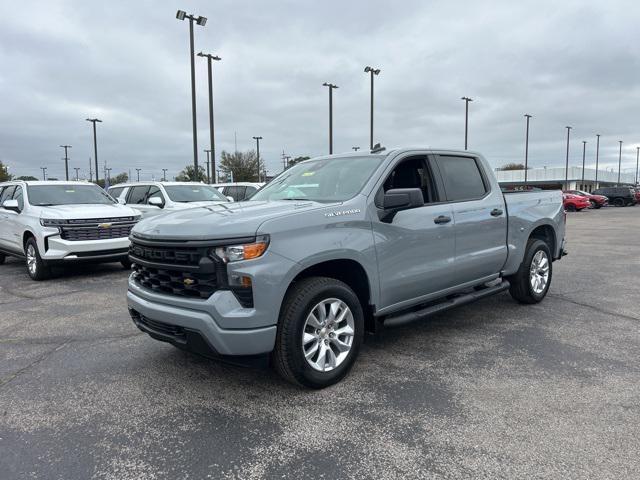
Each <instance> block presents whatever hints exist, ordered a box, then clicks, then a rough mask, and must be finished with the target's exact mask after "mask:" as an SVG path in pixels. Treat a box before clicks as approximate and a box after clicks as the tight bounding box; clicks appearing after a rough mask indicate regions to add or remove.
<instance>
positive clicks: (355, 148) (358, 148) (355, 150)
mask: <svg viewBox="0 0 640 480" xmlns="http://www.w3.org/2000/svg"><path fill="white" fill-rule="evenodd" d="M351 150H353V151H354V152H357V151H358V150H360V147H351Z"/></svg>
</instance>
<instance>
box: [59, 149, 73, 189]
mask: <svg viewBox="0 0 640 480" xmlns="http://www.w3.org/2000/svg"><path fill="white" fill-rule="evenodd" d="M60 147H61V148H64V173H65V176H66V180H67V182H68V181H69V156H68V155H67V149H69V148H71V145H60Z"/></svg>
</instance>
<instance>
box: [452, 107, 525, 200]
mask: <svg viewBox="0 0 640 480" xmlns="http://www.w3.org/2000/svg"><path fill="white" fill-rule="evenodd" d="M524 116H525V118H526V119H527V130H526V133H525V137H524V186H525V189H526V187H527V170H528V169H529V120H530V119H531V117H532V115H529V114H528V113H525V114H524ZM465 137H466V135H465ZM465 144H466V140H465ZM465 150H466V147H465Z"/></svg>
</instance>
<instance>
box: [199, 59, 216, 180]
mask: <svg viewBox="0 0 640 480" xmlns="http://www.w3.org/2000/svg"><path fill="white" fill-rule="evenodd" d="M198 56H199V57H206V59H207V67H208V72H209V142H210V145H209V148H210V152H211V172H212V173H215V171H216V142H215V135H214V130H213V69H212V67H211V64H212V62H213V61H214V60H215V61H217V62H218V61H220V60H222V58H220V57H218V56H217V55H211V54H209V53H203V52H200V53H198ZM207 165H209V160H208V156H207ZM214 176H215V175H214ZM207 183H211V176H210V174H209V167H208V166H207ZM213 183H216V182H215V178H214V180H213Z"/></svg>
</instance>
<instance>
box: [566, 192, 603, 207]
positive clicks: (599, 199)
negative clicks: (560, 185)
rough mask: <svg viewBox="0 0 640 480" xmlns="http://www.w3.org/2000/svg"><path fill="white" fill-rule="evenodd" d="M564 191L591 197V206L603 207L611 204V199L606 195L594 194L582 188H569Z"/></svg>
mask: <svg viewBox="0 0 640 480" xmlns="http://www.w3.org/2000/svg"><path fill="white" fill-rule="evenodd" d="M563 193H568V194H571V195H579V196H580V197H586V198H587V199H589V202H591V208H602V207H604V206H606V205H608V204H609V199H608V198H607V197H605V196H604V195H593V194H592V193H589V192H583V191H582V190H568V191H565V192H563Z"/></svg>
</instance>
